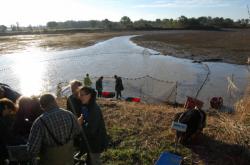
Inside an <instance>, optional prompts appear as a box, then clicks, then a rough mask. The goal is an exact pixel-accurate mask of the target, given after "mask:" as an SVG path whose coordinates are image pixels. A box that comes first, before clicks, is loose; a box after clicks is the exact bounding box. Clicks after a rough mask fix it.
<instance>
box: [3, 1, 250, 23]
mask: <svg viewBox="0 0 250 165" xmlns="http://www.w3.org/2000/svg"><path fill="white" fill-rule="evenodd" d="M0 4H1V5H0V25H1V24H4V25H7V26H9V25H11V24H15V23H16V22H19V24H20V25H21V26H27V25H29V24H32V25H45V24H46V22H48V21H66V20H90V19H94V20H103V19H105V18H107V19H109V20H111V21H119V20H120V18H121V17H122V16H125V15H126V16H129V17H130V18H131V19H132V20H133V21H134V20H139V19H145V20H155V19H156V18H160V19H164V18H174V19H176V18H178V17H179V16H181V15H185V16H187V17H200V16H212V17H216V16H218V17H225V18H232V19H234V20H237V19H241V18H248V14H247V7H246V6H247V4H248V5H249V6H250V0H0Z"/></svg>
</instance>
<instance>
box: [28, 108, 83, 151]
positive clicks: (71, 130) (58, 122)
mask: <svg viewBox="0 0 250 165" xmlns="http://www.w3.org/2000/svg"><path fill="white" fill-rule="evenodd" d="M44 123H45V124H44ZM45 125H46V126H47V127H48V128H46V126H45ZM48 130H49V131H50V132H51V133H52V134H53V136H54V137H55V139H56V140H57V141H59V142H60V143H62V144H66V143H67V139H70V140H71V139H73V138H74V137H75V136H77V135H79V134H80V132H81V127H80V126H79V124H78V122H77V119H76V118H75V116H74V115H73V114H72V113H71V112H69V111H66V110H63V109H60V108H54V109H52V110H49V111H46V112H44V113H43V114H42V115H41V116H39V117H38V118H37V119H36V121H35V122H34V124H33V125H32V128H31V131H30V135H29V140H28V149H29V152H30V153H31V154H35V155H36V154H38V153H40V151H41V149H42V148H47V147H56V146H58V144H57V143H56V142H55V140H54V139H53V137H52V136H51V134H50V133H49V131H48Z"/></svg>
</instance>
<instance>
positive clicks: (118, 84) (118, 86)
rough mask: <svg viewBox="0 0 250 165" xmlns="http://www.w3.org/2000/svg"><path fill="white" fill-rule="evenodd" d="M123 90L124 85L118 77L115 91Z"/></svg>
mask: <svg viewBox="0 0 250 165" xmlns="http://www.w3.org/2000/svg"><path fill="white" fill-rule="evenodd" d="M123 89H124V88H123V84H122V79H121V77H117V78H116V80H115V90H116V91H122V90H123Z"/></svg>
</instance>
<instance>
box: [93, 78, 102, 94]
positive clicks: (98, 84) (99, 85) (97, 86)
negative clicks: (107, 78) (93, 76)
mask: <svg viewBox="0 0 250 165" xmlns="http://www.w3.org/2000/svg"><path fill="white" fill-rule="evenodd" d="M95 88H96V90H97V91H102V89H103V88H102V79H100V78H99V79H98V80H97V81H96V83H95Z"/></svg>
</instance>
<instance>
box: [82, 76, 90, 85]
mask: <svg viewBox="0 0 250 165" xmlns="http://www.w3.org/2000/svg"><path fill="white" fill-rule="evenodd" d="M83 83H84V86H87V87H91V85H92V81H91V80H90V78H89V77H85V78H84V81H83Z"/></svg>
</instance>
